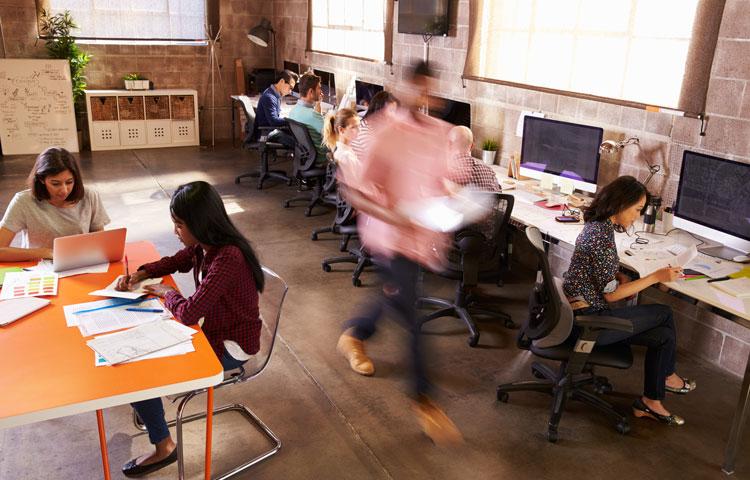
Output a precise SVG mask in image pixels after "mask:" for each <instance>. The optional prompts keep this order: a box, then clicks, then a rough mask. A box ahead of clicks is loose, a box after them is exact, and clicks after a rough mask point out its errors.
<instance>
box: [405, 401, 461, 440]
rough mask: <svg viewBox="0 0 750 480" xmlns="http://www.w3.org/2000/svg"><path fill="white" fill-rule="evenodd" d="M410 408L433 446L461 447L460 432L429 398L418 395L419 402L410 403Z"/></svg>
mask: <svg viewBox="0 0 750 480" xmlns="http://www.w3.org/2000/svg"><path fill="white" fill-rule="evenodd" d="M412 408H413V410H414V413H416V414H417V421H418V422H419V426H421V427H422V430H423V431H424V433H425V434H426V435H427V436H428V437H430V438H431V439H432V441H433V442H435V445H437V446H438V447H441V448H448V447H457V446H459V445H463V443H464V437H463V436H462V435H461V432H459V431H458V428H456V426H455V425H454V424H453V422H451V419H450V418H448V416H447V415H446V414H445V412H443V410H441V408H440V407H439V406H438V404H437V403H435V402H434V401H432V399H431V398H430V397H428V396H427V395H420V397H419V400H418V401H415V402H413V403H412Z"/></svg>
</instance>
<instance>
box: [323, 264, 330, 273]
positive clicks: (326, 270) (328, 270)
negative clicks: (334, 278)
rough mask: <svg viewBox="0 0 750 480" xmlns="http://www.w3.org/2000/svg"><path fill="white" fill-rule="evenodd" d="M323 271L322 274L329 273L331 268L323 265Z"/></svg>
mask: <svg viewBox="0 0 750 480" xmlns="http://www.w3.org/2000/svg"><path fill="white" fill-rule="evenodd" d="M323 271H324V272H330V271H331V266H330V265H328V264H327V263H324V264H323Z"/></svg>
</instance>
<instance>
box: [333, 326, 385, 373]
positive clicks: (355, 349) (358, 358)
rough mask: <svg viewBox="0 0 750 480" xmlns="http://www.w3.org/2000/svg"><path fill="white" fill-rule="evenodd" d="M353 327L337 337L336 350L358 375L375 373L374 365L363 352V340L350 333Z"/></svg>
mask: <svg viewBox="0 0 750 480" xmlns="http://www.w3.org/2000/svg"><path fill="white" fill-rule="evenodd" d="M353 331H354V329H353V328H350V329H349V330H347V331H345V332H344V333H342V334H341V336H340V337H339V341H338V343H337V344H336V350H338V352H339V353H340V354H341V355H343V356H344V357H345V358H346V359H347V360H349V366H350V367H352V370H354V371H355V372H357V373H359V374H360V375H367V376H369V375H372V374H373V373H375V366H374V365H373V364H372V361H371V360H370V358H369V357H368V356H367V354H366V353H365V342H363V341H362V340H360V339H358V338H355V337H353V336H351V335H350V333H352V332H353Z"/></svg>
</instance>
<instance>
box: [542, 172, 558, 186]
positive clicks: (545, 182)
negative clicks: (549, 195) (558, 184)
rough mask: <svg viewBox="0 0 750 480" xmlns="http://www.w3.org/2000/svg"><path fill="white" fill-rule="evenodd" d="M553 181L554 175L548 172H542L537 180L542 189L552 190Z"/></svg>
mask: <svg viewBox="0 0 750 480" xmlns="http://www.w3.org/2000/svg"><path fill="white" fill-rule="evenodd" d="M554 181H555V177H553V176H552V175H550V174H549V173H542V178H541V180H540V181H539V183H540V186H541V187H542V189H544V190H552V183H553V182H554Z"/></svg>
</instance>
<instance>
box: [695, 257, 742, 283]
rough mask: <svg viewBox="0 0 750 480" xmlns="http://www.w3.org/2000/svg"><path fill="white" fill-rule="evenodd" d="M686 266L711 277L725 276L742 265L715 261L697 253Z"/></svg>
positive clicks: (738, 269)
mask: <svg viewBox="0 0 750 480" xmlns="http://www.w3.org/2000/svg"><path fill="white" fill-rule="evenodd" d="M687 267H688V268H691V269H693V270H695V271H698V272H701V273H702V274H704V275H707V276H709V277H711V278H721V277H726V276H727V275H731V274H734V273H737V272H739V271H740V270H742V267H740V266H739V265H736V264H733V263H728V262H722V263H716V261H715V260H714V259H713V258H711V257H709V256H707V255H698V256H697V257H696V258H695V259H693V261H692V262H690V264H689V265H687Z"/></svg>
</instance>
